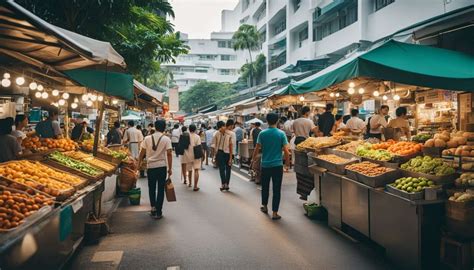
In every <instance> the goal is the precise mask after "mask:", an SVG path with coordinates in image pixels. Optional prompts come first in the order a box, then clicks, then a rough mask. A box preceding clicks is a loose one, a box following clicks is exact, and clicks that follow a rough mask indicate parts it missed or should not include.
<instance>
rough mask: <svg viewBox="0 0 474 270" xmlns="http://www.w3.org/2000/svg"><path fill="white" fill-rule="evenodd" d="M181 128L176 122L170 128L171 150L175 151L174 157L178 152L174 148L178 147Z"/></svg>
mask: <svg viewBox="0 0 474 270" xmlns="http://www.w3.org/2000/svg"><path fill="white" fill-rule="evenodd" d="M181 133H182V132H181V129H180V128H179V125H178V124H174V127H173V130H171V145H172V146H173V150H174V151H175V153H176V157H178V152H177V151H176V148H177V147H178V142H179V136H181Z"/></svg>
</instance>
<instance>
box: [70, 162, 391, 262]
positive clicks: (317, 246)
mask: <svg viewBox="0 0 474 270" xmlns="http://www.w3.org/2000/svg"><path fill="white" fill-rule="evenodd" d="M177 161H178V160H177V159H175V166H174V167H175V168H174V175H173V179H174V183H175V189H176V195H177V199H178V202H176V203H167V202H165V205H164V207H163V214H164V218H163V219H162V220H153V219H152V218H150V217H149V216H148V211H149V208H150V207H149V205H148V195H147V194H148V191H147V184H146V179H140V180H139V183H138V185H139V186H140V187H141V188H142V201H141V205H140V206H129V205H128V201H125V200H124V201H123V203H122V205H121V206H120V207H119V208H118V209H117V211H116V212H115V213H114V214H113V215H112V217H111V224H110V226H111V231H112V233H111V234H110V235H108V236H107V237H104V238H102V240H101V242H100V244H99V245H97V246H88V247H85V248H83V249H82V251H81V252H80V253H79V254H78V256H76V258H75V259H74V261H73V262H72V263H71V268H72V269H133V270H138V269H364V270H369V269H390V267H389V266H388V265H387V263H386V262H384V261H383V259H382V256H379V255H378V254H376V253H375V252H374V251H373V250H372V249H370V248H368V247H366V246H365V245H363V244H360V243H354V242H352V241H350V240H349V239H347V238H345V237H344V236H342V235H340V234H338V233H337V232H335V231H334V230H332V229H330V228H328V227H327V225H326V224H324V223H320V222H315V221H311V220H309V219H307V218H306V217H305V216H304V215H303V210H302V201H301V200H299V199H298V195H297V194H296V180H295V177H294V174H291V173H290V174H285V179H284V184H283V187H282V203H281V208H280V214H281V215H282V217H283V218H282V219H281V220H279V221H272V220H271V218H270V216H267V215H265V214H263V213H261V212H260V211H259V207H260V190H259V189H258V188H257V186H256V185H255V184H254V183H251V182H247V181H245V180H244V179H242V178H239V177H237V176H236V175H232V178H231V183H230V188H231V190H230V192H227V193H222V192H220V191H219V187H220V180H219V176H218V171H217V170H216V169H213V168H212V167H211V166H206V167H205V168H206V170H204V171H201V177H200V187H201V190H200V191H199V192H193V191H192V189H191V188H188V187H187V186H185V185H183V184H182V183H180V182H179V172H180V170H179V168H178V166H179V164H178V162H177ZM173 267H177V268H173Z"/></svg>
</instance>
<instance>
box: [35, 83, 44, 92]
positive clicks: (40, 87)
mask: <svg viewBox="0 0 474 270" xmlns="http://www.w3.org/2000/svg"><path fill="white" fill-rule="evenodd" d="M36 89H38V91H43V89H44V87H43V85H41V84H39V85H38V87H37V88H36Z"/></svg>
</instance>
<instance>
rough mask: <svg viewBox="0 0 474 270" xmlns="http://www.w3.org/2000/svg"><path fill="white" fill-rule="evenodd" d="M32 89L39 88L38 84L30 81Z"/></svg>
mask: <svg viewBox="0 0 474 270" xmlns="http://www.w3.org/2000/svg"><path fill="white" fill-rule="evenodd" d="M30 89H31V90H36V89H38V84H37V83H35V82H31V83H30Z"/></svg>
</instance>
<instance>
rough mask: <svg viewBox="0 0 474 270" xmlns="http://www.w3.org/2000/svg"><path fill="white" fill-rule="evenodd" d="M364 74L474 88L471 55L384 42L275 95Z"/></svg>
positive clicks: (442, 86)
mask: <svg viewBox="0 0 474 270" xmlns="http://www.w3.org/2000/svg"><path fill="white" fill-rule="evenodd" d="M357 77H367V78H372V79H379V80H386V81H393V82H397V83H402V84H408V85H415V86H421V87H431V88H440V89H447V90H459V91H474V57H473V56H471V55H467V54H463V53H460V52H456V51H451V50H445V49H440V48H435V47H430V46H424V45H416V44H408V43H402V42H397V41H394V40H390V41H387V42H385V43H383V44H382V45H380V46H376V47H372V48H371V49H369V50H368V51H364V52H355V53H354V54H353V55H351V56H349V57H348V58H346V59H344V60H342V61H340V62H338V63H335V64H334V65H331V66H329V67H328V68H326V69H324V70H322V71H320V72H318V73H316V74H314V75H313V76H310V77H308V78H306V79H304V80H302V81H300V82H296V83H291V84H289V85H288V86H286V87H285V88H282V89H281V90H279V91H277V92H276V95H300V94H304V93H308V92H314V91H320V90H323V89H325V88H327V87H330V86H333V85H337V84H339V83H342V82H344V81H346V80H349V79H354V78H357Z"/></svg>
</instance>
